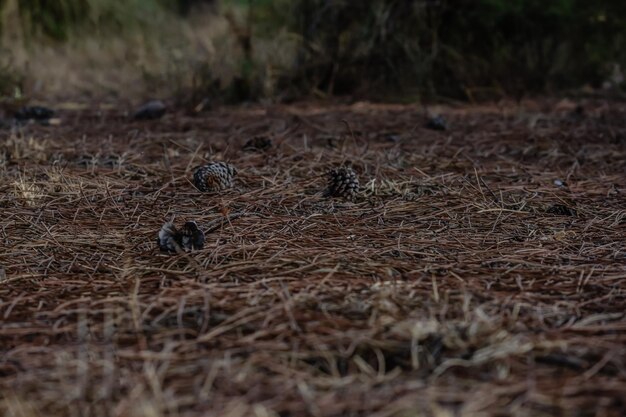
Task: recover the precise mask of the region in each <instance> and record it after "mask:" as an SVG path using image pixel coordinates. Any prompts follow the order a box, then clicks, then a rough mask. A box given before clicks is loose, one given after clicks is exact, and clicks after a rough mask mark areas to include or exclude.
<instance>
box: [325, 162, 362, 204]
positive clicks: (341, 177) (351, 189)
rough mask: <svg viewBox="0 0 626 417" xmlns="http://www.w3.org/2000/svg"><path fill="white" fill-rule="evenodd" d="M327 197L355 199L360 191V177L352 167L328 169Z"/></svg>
mask: <svg viewBox="0 0 626 417" xmlns="http://www.w3.org/2000/svg"><path fill="white" fill-rule="evenodd" d="M327 175H328V188H326V191H325V192H324V195H325V196H327V197H343V198H346V199H348V200H353V199H354V198H355V197H356V195H357V193H358V191H359V178H358V177H357V175H356V173H355V172H354V171H353V170H352V168H348V167H340V168H334V169H331V170H330V171H328V174H327Z"/></svg>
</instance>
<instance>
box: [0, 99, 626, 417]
mask: <svg viewBox="0 0 626 417" xmlns="http://www.w3.org/2000/svg"><path fill="white" fill-rule="evenodd" d="M577 106H580V107H577ZM430 110H431V111H433V112H437V113H440V114H442V115H443V116H444V117H445V118H446V120H447V122H448V124H449V126H448V129H447V130H445V131H437V130H431V129H428V128H426V127H425V123H426V119H425V116H424V112H423V110H422V108H421V107H418V106H409V105H377V104H370V103H356V104H352V105H343V104H325V105H320V104H315V103H302V104H295V105H290V106H283V105H273V106H267V107H263V106H247V107H246V106H242V107H224V108H218V109H214V110H211V111H208V112H204V113H200V114H189V113H187V112H184V111H182V110H181V111H174V110H173V111H170V112H169V113H167V114H166V115H165V116H164V117H163V118H162V119H160V120H156V121H133V120H130V119H129V117H128V114H127V112H125V111H122V110H119V109H116V108H110V107H102V108H101V107H98V106H96V105H93V106H83V107H81V106H74V105H69V104H67V105H64V106H59V108H58V114H57V116H58V118H59V120H60V123H58V124H54V125H40V124H37V123H29V124H26V125H24V126H21V127H5V128H4V129H3V130H0V210H1V213H2V216H1V217H0V414H2V415H5V416H109V415H111V416H200V415H202V416H230V417H243V416H256V417H266V416H313V417H319V416H365V415H371V416H380V417H382V416H398V417H408V416H415V417H418V416H419V417H421V416H424V417H430V416H432V417H444V416H450V417H452V416H463V417H467V416H472V417H474V416H476V417H478V416H594V417H595V416H598V417H600V416H603V417H611V416H615V417H618V416H623V415H626V315H625V306H626V103H619V102H608V101H603V100H594V99H588V100H582V101H579V102H571V101H567V100H556V99H542V100H537V101H532V102H525V103H523V105H522V106H521V107H520V106H517V105H513V104H502V105H489V106H487V105H485V106H441V107H433V108H431V109H430ZM255 136H266V137H268V138H270V139H271V140H272V146H271V147H270V148H269V149H266V150H243V149H242V148H243V145H244V144H245V143H246V142H247V141H248V140H249V139H250V138H253V137H255ZM218 160H220V161H229V162H230V163H231V164H233V165H234V166H235V167H236V168H237V170H238V175H237V181H236V183H235V186H234V188H232V189H230V190H227V191H224V192H222V193H219V194H204V193H200V192H199V191H197V190H195V188H194V187H193V185H192V183H191V182H190V180H191V175H192V170H193V168H194V167H195V166H197V165H200V164H202V163H204V162H206V161H218ZM346 163H350V164H351V165H352V167H353V168H354V170H355V171H356V172H357V173H358V175H359V179H360V184H361V187H362V189H361V192H360V195H359V196H358V198H357V199H356V200H355V201H344V200H341V199H328V198H325V197H323V196H322V192H323V190H324V188H325V179H324V173H325V172H326V171H327V170H328V169H330V168H332V167H335V166H339V165H342V164H346ZM231 215H233V216H231ZM172 217H173V218H174V222H175V223H176V224H182V223H183V222H184V221H185V220H195V221H196V222H197V223H198V224H199V226H200V228H201V229H205V230H207V229H209V225H215V224H216V222H217V224H218V226H219V227H211V228H210V229H211V231H208V230H207V231H208V232H207V236H206V237H207V242H206V245H205V247H204V249H202V250H198V251H194V252H190V253H186V254H185V253H182V254H174V255H173V254H168V253H164V252H160V251H159V250H158V248H157V246H156V242H155V240H156V236H157V232H158V231H159V229H160V227H161V225H162V224H163V223H164V222H165V221H167V220H169V219H171V218H172Z"/></svg>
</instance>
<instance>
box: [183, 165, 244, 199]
mask: <svg viewBox="0 0 626 417" xmlns="http://www.w3.org/2000/svg"><path fill="white" fill-rule="evenodd" d="M236 175H237V169H235V167H234V166H232V165H230V164H227V163H226V162H210V163H208V164H207V165H203V166H199V167H196V168H195V170H194V173H193V184H194V185H195V186H196V188H197V189H198V190H200V191H203V192H216V191H221V190H225V189H227V188H230V187H232V186H233V181H234V179H235V176H236Z"/></svg>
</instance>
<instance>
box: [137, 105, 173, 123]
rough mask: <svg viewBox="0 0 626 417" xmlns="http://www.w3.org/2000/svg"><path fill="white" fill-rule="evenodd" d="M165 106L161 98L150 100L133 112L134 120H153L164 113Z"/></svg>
mask: <svg viewBox="0 0 626 417" xmlns="http://www.w3.org/2000/svg"><path fill="white" fill-rule="evenodd" d="M166 110H167V107H166V106H165V104H164V103H163V102H162V101H161V100H150V101H148V102H147V103H145V104H143V105H142V106H140V107H139V108H138V109H137V111H136V112H135V113H134V114H133V119H135V120H155V119H160V118H161V117H163V115H164V114H165V111H166Z"/></svg>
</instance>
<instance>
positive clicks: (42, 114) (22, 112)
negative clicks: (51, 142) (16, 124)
mask: <svg viewBox="0 0 626 417" xmlns="http://www.w3.org/2000/svg"><path fill="white" fill-rule="evenodd" d="M52 116H54V110H52V109H49V108H47V107H43V106H25V107H22V108H21V109H19V110H18V111H17V112H15V115H14V117H15V120H18V121H22V122H23V121H27V120H38V121H47V120H48V119H50V118H51V117H52Z"/></svg>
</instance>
